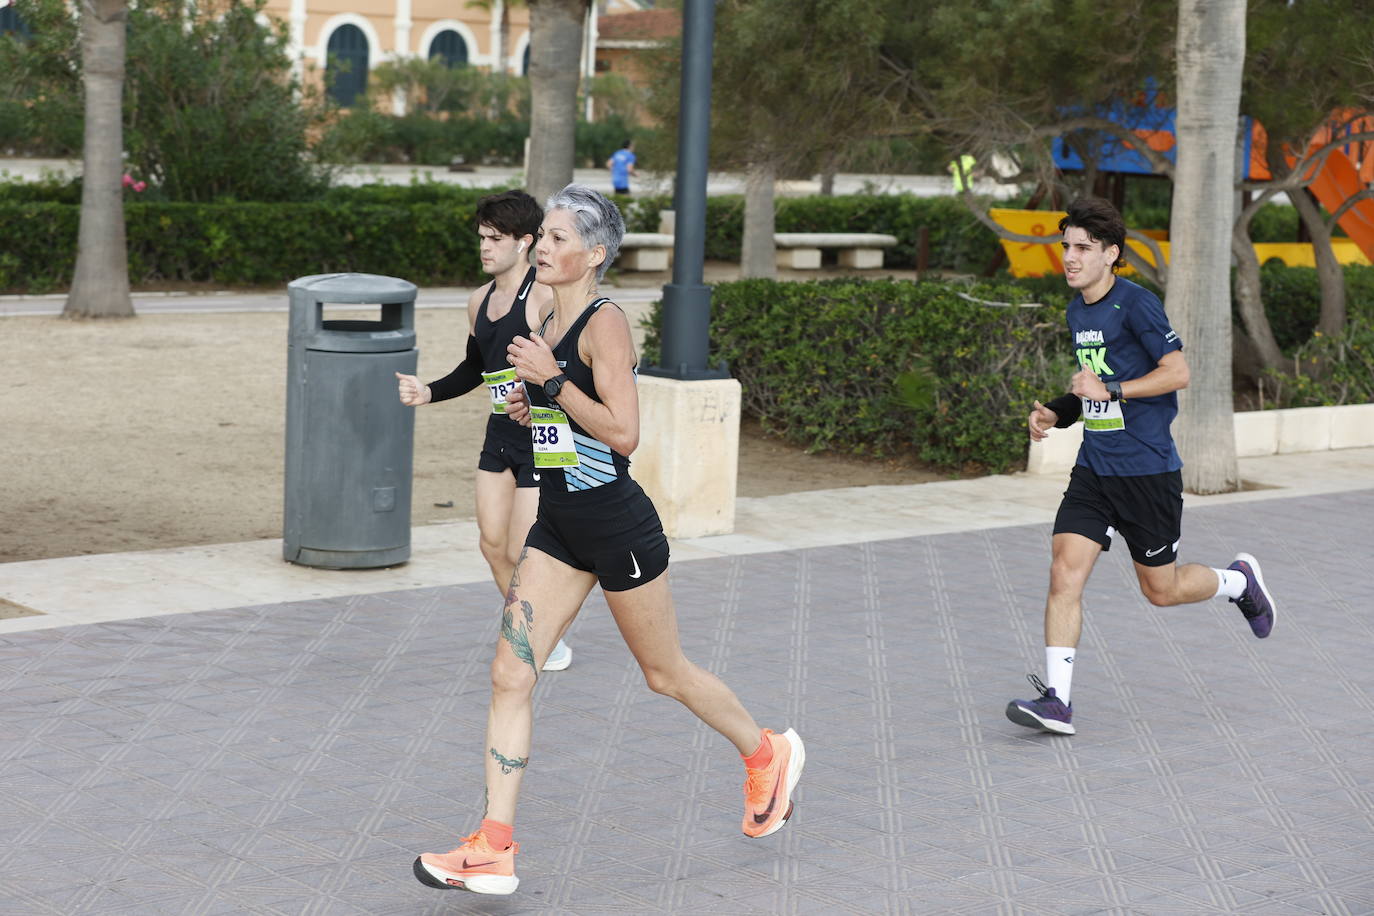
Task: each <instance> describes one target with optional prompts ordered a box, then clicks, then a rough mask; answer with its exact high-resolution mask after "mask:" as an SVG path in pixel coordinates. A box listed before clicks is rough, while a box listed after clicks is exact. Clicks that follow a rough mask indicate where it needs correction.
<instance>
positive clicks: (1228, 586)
mask: <svg viewBox="0 0 1374 916" xmlns="http://www.w3.org/2000/svg"><path fill="white" fill-rule="evenodd" d="M1212 572H1214V573H1216V574H1217V594H1218V595H1225V596H1226V597H1227V598H1239V597H1240V596H1241V595H1243V594H1245V585H1246V582H1245V573H1243V572H1241V571H1240V570H1238V569H1213V570H1212Z"/></svg>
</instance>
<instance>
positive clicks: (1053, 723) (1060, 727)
mask: <svg viewBox="0 0 1374 916" xmlns="http://www.w3.org/2000/svg"><path fill="white" fill-rule="evenodd" d="M1007 718H1008V719H1010V720H1011V721H1013V722H1015V723H1016V724H1017V725H1024V726H1026V728H1038V729H1040V730H1041V731H1046V732H1053V733H1054V734H1056V735H1073V734H1076V731H1075V730H1074V727H1073V723H1072V722H1060V721H1059V720H1058V719H1042V718H1041V717H1040V716H1037V715H1036V714H1035V713H1033V712H1031V711H1030V710H1029V709H1027V708H1026V707H1024V706H1022V705H1021V704H1020V703H1017V702H1016V701H1015V700H1012V701H1011V702H1010V703H1008V704H1007Z"/></svg>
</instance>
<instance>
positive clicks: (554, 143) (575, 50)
mask: <svg viewBox="0 0 1374 916" xmlns="http://www.w3.org/2000/svg"><path fill="white" fill-rule="evenodd" d="M588 2H589V0H530V157H529V166H528V168H529V171H528V174H526V176H525V189H526V190H527V191H529V193H530V194H531V195H532V196H533V197H534V199H535V200H537V201H539V202H540V203H543V202H544V201H545V200H547V199H548V197H549V195H551V194H553V193H554V192H555V191H558V190H560V189H562V188H563V187H564V186H565V185H567V184H569V183H571V182H572V177H573V156H574V150H575V147H576V141H577V84H578V80H579V78H580V76H581V62H582V32H583V23H584V21H585V19H586V16H587V9H588Z"/></svg>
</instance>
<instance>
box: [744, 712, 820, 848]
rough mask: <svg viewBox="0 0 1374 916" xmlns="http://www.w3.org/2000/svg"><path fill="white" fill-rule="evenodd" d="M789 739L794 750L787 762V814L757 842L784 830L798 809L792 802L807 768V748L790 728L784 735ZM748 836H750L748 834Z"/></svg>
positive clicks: (759, 837)
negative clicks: (794, 790)
mask: <svg viewBox="0 0 1374 916" xmlns="http://www.w3.org/2000/svg"><path fill="white" fill-rule="evenodd" d="M782 736H783V737H784V738H786V739H787V743H788V744H789V745H790V746H791V748H792V756H791V758H789V759H788V761H787V813H786V814H784V815H783V816H782V817H780V818H778V821H777V823H775V824H774V825H773V826H772V827H769V828H768V829H767V830H765V831H764V832H763V833H760V834H759V835H758V836H756V837H752V839H755V840H761V839H763V838H764V837H766V836H772V835H773V834H775V833H777V832H778V831H779V830H781V829H782V828H783V825H784V824H786V823H787V822H788V821H790V820H791V819H792V812H793V811H794V810H795V809H796V807H797V803H796V802H794V801H792V790H793V789H795V788H796V787H797V781H798V780H799V779H801V774H802V767H804V766H806V746H805V745H803V744H802V739H801V736H800V735H798V734H797V732H796V731H795V730H794V729H791V728H789V729H788V730H787V731H785V732H783V733H782ZM746 836H748V834H746Z"/></svg>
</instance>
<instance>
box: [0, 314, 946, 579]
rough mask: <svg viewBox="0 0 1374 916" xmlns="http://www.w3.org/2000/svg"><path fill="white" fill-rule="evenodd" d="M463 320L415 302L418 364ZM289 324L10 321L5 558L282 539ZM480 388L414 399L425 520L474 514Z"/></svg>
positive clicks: (752, 438)
mask: <svg viewBox="0 0 1374 916" xmlns="http://www.w3.org/2000/svg"><path fill="white" fill-rule="evenodd" d="M463 321H464V315H463V313H462V312H461V311H459V310H456V309H430V310H419V311H418V312H417V317H416V333H417V337H418V340H419V346H420V370H419V374H420V376H421V377H422V378H425V379H431V378H436V377H438V376H440V375H443V374H445V373H446V372H448V370H449V369H451V368H452V367H453V364H454V362H456V357H457V356H458V355H459V352H458V348H457V344H458V341H460V340H463V339H465V337H466V329H465V328H464V326H463ZM286 331H287V316H286V314H285V313H284V312H281V313H255V314H243V313H240V314H192V315H144V316H140V317H138V318H136V319H133V320H128V321H105V322H72V321H63V320H60V319H57V318H35V317H11V318H4V319H0V342H3V343H2V346H3V350H0V352H3V354H4V356H3V360H2V361H0V462H2V464H3V474H2V475H0V562H11V561H16V560H32V559H43V558H48V557H59V556H72V555H77V554H86V553H110V552H115V551H124V550H147V549H153V548H158V547H176V546H188V545H195V544H218V543H228V542H233V541H246V540H254V539H258V538H275V537H280V536H281V507H282V468H283V463H284V456H283V429H284V425H285V413H286V408H285V381H286V349H287V339H286ZM478 394H479V393H474V394H473V395H472V396H469V397H465V398H461V399H458V400H455V401H450V402H445V403H443V404H438V405H433V406H428V407H424V408H421V409H419V410H418V411H417V416H416V425H415V484H414V500H413V503H412V523H413V524H415V525H417V526H418V525H427V524H433V523H436V522H447V521H454V520H457V519H462V518H470V517H472V515H473V498H472V480H473V474H474V471H475V467H476V458H477V452H478V449H479V446H480V443H481V434H482V429H483V425H484V422H485V411H486V410H487V406H488V405H487V402H486V401H485V399H483V398H481V397H479V396H477V395H478ZM739 468H740V470H739V495H740V496H768V495H772V494H776V493H787V492H794V491H798V490H813V489H823V488H830V487H834V486H836V482H837V481H840V482H842V484H843V485H846V486H861V485H867V484H904V483H917V482H921V481H925V480H932V479H937V475H935V474H932V473H930V472H929V471H926V470H924V469H922V468H920V467H919V466H916V465H914V464H913V465H910V466H905V467H898V466H892V465H889V464H883V463H879V462H869V461H860V460H855V459H846V458H839V457H834V456H825V455H808V454H806V453H805V452H803V451H801V450H800V449H797V448H794V447H791V446H788V445H785V444H782V443H780V442H779V441H777V440H775V439H768V438H764V437H763V436H762V435H761V434H760V433H759V431H758V429H757V428H756V427H753V426H752V425H750V424H747V423H746V424H745V427H744V429H743V430H742V435H741V448H740V464H739ZM448 503H451V504H452V505H451V506H448V505H445V504H448Z"/></svg>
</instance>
